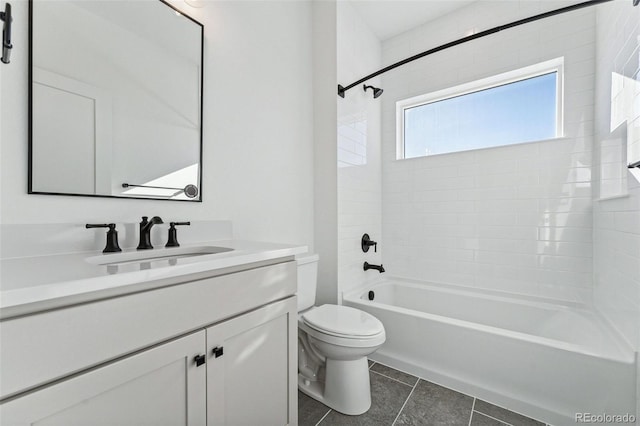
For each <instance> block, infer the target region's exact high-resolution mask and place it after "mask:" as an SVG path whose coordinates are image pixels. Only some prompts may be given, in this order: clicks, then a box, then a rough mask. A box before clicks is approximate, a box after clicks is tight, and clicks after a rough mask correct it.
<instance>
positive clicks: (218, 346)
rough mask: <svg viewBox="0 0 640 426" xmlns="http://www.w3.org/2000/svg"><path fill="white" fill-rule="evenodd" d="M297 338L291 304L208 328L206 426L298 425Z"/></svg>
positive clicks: (293, 303)
mask: <svg viewBox="0 0 640 426" xmlns="http://www.w3.org/2000/svg"><path fill="white" fill-rule="evenodd" d="M292 320H293V321H292ZM297 336H298V328H297V302H296V299H295V298H291V299H287V300H286V301H283V302H277V303H273V304H271V305H269V306H265V307H264V308H261V309H258V310H256V311H254V312H251V313H248V314H245V315H243V316H240V317H238V318H235V319H232V320H229V321H226V322H224V323H222V324H220V325H216V326H213V327H210V328H208V329H207V354H208V356H209V357H210V358H208V359H207V425H209V426H211V425H247V426H254V425H256V426H257V425H261V426H263V425H264V426H269V425H274V426H275V425H286V424H297V421H296V422H294V423H292V422H291V418H290V414H289V408H290V407H289V404H296V401H297V392H298V390H297V372H298V364H297V361H296V357H295V354H296V351H297V345H298V337H297ZM292 345H293V347H292ZM292 395H293V396H294V398H291V396H292ZM296 405H297V404H296ZM296 410H297V408H296ZM296 420H297V419H296Z"/></svg>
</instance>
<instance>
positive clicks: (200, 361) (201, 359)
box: [193, 355, 207, 367]
mask: <svg viewBox="0 0 640 426" xmlns="http://www.w3.org/2000/svg"><path fill="white" fill-rule="evenodd" d="M193 361H194V362H195V363H196V367H200V366H201V365H202V364H204V363H205V362H207V357H206V356H204V355H196V356H195V357H194V358H193Z"/></svg>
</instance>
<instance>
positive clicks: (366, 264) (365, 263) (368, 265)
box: [363, 262, 384, 273]
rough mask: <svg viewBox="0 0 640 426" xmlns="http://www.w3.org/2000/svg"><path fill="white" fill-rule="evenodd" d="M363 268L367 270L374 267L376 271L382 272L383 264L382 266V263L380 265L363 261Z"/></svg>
mask: <svg viewBox="0 0 640 426" xmlns="http://www.w3.org/2000/svg"><path fill="white" fill-rule="evenodd" d="M363 269H364V270H365V271H368V270H369V269H375V270H376V271H378V272H380V273H383V272H384V266H382V264H380V266H378V265H371V264H370V263H369V262H364V267H363Z"/></svg>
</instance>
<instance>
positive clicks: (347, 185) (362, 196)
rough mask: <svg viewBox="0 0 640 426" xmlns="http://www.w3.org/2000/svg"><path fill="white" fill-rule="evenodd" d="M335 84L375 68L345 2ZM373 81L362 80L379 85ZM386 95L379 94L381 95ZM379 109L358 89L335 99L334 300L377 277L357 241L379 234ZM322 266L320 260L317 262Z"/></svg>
mask: <svg viewBox="0 0 640 426" xmlns="http://www.w3.org/2000/svg"><path fill="white" fill-rule="evenodd" d="M337 31H338V39H337V41H338V43H337V49H338V82H339V83H341V84H342V85H343V86H346V85H347V84H350V83H351V82H353V81H355V80H358V79H359V78H361V77H362V76H363V75H366V74H370V73H372V72H373V71H375V70H377V69H378V68H380V65H381V59H380V58H381V52H380V42H379V41H378V39H377V38H376V37H375V36H374V35H373V33H372V32H371V31H370V30H369V28H368V27H367V26H366V24H365V23H364V22H362V20H361V19H360V17H359V16H358V14H357V13H356V12H355V10H354V9H353V6H351V5H350V4H349V2H338V3H337ZM379 82H380V80H379V79H373V80H370V81H368V82H367V84H369V85H374V86H376V87H379V86H380V85H379ZM382 96H383V97H384V96H386V91H385V94H383V95H382ZM380 105H381V98H378V99H373V95H372V91H371V90H368V91H367V92H364V90H363V88H362V86H358V87H354V88H353V89H351V90H349V91H348V92H346V96H345V98H344V99H342V98H338V129H337V131H338V299H339V300H341V297H342V292H348V291H350V290H352V289H354V288H357V287H359V286H360V285H362V284H363V283H365V282H367V281H369V280H374V279H376V278H378V276H379V273H378V272H376V271H367V272H365V271H364V270H363V268H362V265H363V263H364V261H365V260H366V261H368V262H369V263H373V264H380V260H381V252H382V249H383V247H384V245H383V244H381V245H380V246H379V247H378V251H377V252H374V250H373V249H370V250H369V252H368V253H363V252H362V250H361V248H360V239H361V238H362V235H363V234H364V233H368V234H369V235H370V236H371V238H372V239H373V240H376V241H380V239H381V236H382V216H381V215H382V207H381V200H382V194H381V192H382V189H381V188H382V183H381V178H382V171H381V166H380ZM320 261H321V262H322V259H320Z"/></svg>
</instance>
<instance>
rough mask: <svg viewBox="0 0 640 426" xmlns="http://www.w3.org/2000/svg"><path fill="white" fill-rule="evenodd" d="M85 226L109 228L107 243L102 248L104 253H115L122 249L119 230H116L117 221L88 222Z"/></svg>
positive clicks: (88, 227)
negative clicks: (119, 241)
mask: <svg viewBox="0 0 640 426" xmlns="http://www.w3.org/2000/svg"><path fill="white" fill-rule="evenodd" d="M85 228H87V229H90V228H109V230H108V231H107V244H106V245H105V247H104V250H102V252H103V253H115V252H119V251H122V249H121V248H120V245H119V244H118V231H116V224H115V223H87V224H86V225H85Z"/></svg>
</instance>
